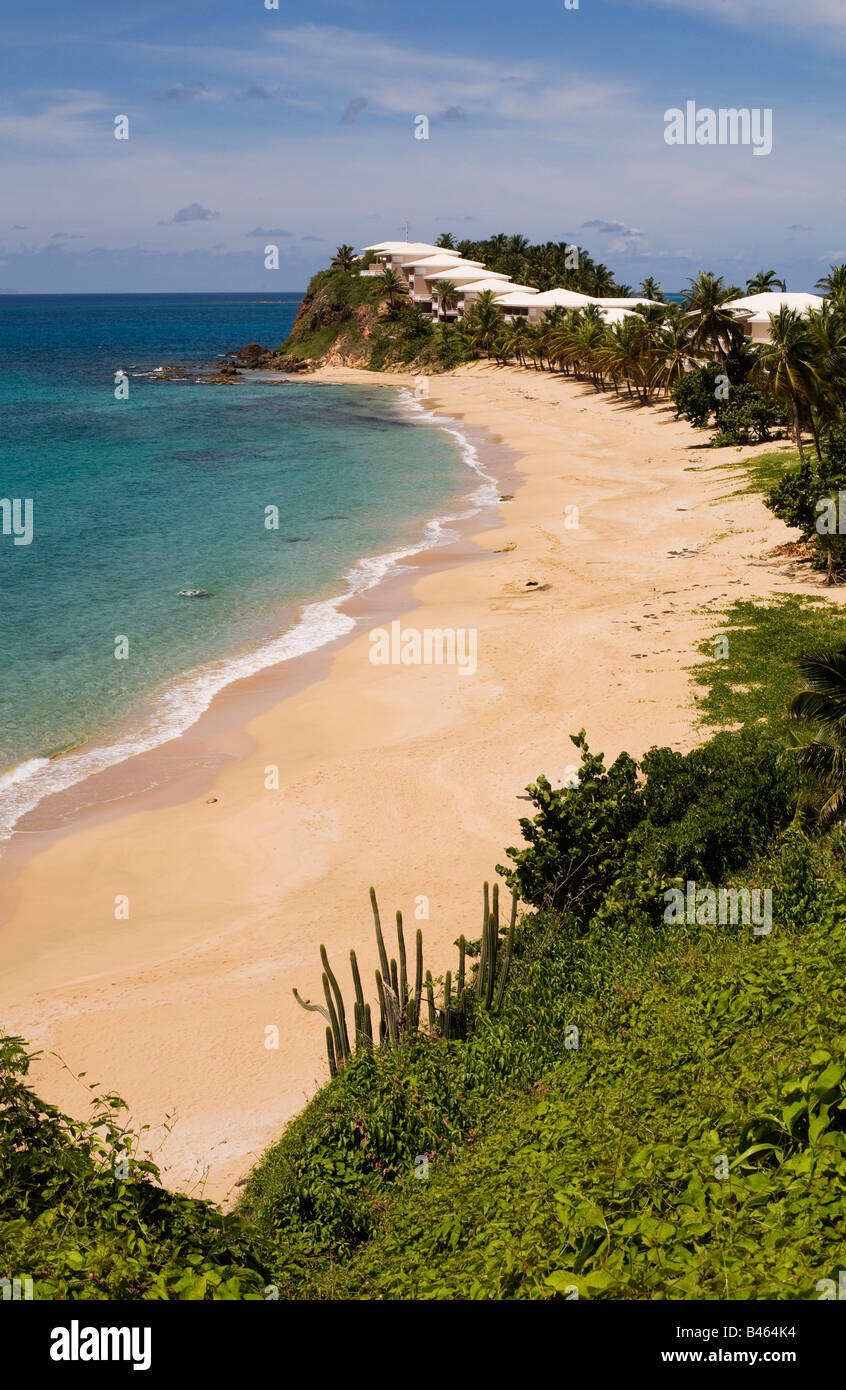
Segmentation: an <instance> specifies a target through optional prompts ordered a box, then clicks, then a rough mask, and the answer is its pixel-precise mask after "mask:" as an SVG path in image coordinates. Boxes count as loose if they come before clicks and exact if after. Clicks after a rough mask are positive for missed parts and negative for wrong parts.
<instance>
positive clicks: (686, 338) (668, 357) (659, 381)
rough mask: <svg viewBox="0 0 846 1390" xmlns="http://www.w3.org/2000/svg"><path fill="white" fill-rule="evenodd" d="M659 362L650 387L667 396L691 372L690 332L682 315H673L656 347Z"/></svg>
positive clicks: (663, 329)
mask: <svg viewBox="0 0 846 1390" xmlns="http://www.w3.org/2000/svg"><path fill="white" fill-rule="evenodd" d="M656 350H657V354H658V360H657V362H656V363H655V365H654V367H653V369H652V375H651V377H650V386H651V387H652V389H653V390H656V389H658V388H659V387H660V388H661V389H663V390H664V391H665V392H666V393H667V394H669V392H670V391H671V390H672V388H673V387H674V386H675V384H676V382H677V381H681V379H682V377H683V376H685V375H686V373H687V372H688V371H690V366H691V362H690V353H691V347H690V330H689V328H688V326H687V324H686V323H685V321H684V319H683V318H682V316H681V314H671V315H670V316H669V317H668V319H667V321H666V322H665V324H664V326H663V328H662V330H661V335H660V337H659V340H658V343H657V346H656Z"/></svg>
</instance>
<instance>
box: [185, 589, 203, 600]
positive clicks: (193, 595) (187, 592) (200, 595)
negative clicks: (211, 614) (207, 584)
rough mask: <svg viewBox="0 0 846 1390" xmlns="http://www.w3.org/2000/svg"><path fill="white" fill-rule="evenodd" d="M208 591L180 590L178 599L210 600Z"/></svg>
mask: <svg viewBox="0 0 846 1390" xmlns="http://www.w3.org/2000/svg"><path fill="white" fill-rule="evenodd" d="M208 596H209V591H208V589H180V590H179V593H178V594H177V598H208Z"/></svg>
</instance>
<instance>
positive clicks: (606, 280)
mask: <svg viewBox="0 0 846 1390" xmlns="http://www.w3.org/2000/svg"><path fill="white" fill-rule="evenodd" d="M591 284H592V289H591V294H595V295H596V296H597V298H598V299H603V298H607V297H608V296H610V295H611V293H612V292H613V290H614V288H615V286H614V276H613V275H612V274H611V271H610V270H609V269H608V267H607V265H601V264H600V265H597V266H594V268H593V274H592V275H591Z"/></svg>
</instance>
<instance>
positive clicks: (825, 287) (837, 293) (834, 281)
mask: <svg viewBox="0 0 846 1390" xmlns="http://www.w3.org/2000/svg"><path fill="white" fill-rule="evenodd" d="M814 289H817V290H821V291H822V293H823V294H824V295H827V296H828V298H829V299H831V300H836V301H839V302H840V303H841V304H843V303H846V265H833V266H832V267H831V269H830V270H829V272H828V274H827V275H823V276H822V277H821V278H820V279H819V280H818V281H817V283H816V285H815V286H814Z"/></svg>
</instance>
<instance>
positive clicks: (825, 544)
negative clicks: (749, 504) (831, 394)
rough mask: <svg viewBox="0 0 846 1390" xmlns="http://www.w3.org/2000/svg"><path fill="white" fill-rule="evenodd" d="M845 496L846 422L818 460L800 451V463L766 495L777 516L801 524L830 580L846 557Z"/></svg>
mask: <svg viewBox="0 0 846 1390" xmlns="http://www.w3.org/2000/svg"><path fill="white" fill-rule="evenodd" d="M844 497H846V426H844V425H836V426H833V427H832V428H831V429H830V430H829V431H828V433H827V434H826V435H825V438H824V439H823V441H822V446H821V447H818V457H817V460H816V462H815V463H813V464H812V463H810V462H809V461H808V459H806V458H804V457H803V456H801V455H800V461H799V464H798V467H796V468H794V469H791V470H790V471H789V472H787V473H785V474H784V476H783V477H782V478H781V479H780V480H779V481H778V482H777V483H776V485H775V486H774V487H773V488H771V489H770V491H769V492H768V493H767V495H766V497H765V498H764V501H765V502H766V504H767V506H768V507H769V509H770V511H771V512H772V513H773V514H774V515H775V516H777V517H778V518H779V519H780V520H781V521H784V522H786V524H787V525H788V526H795V527H798V529H799V530H800V531H801V533H802V539H803V540H804V541H808V542H810V545H811V550H812V557H813V561H814V563H815V565H816V567H817V568H818V569H822V568H823V566H824V567H825V570H826V580H827V582H828V583H829V584H833V583H834V581H835V577H836V572H837V570H838V568H839V567H840V566H842V564H843V561H844V559H846V517H843V516H842V503H843V501H844Z"/></svg>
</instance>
